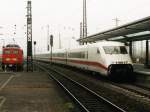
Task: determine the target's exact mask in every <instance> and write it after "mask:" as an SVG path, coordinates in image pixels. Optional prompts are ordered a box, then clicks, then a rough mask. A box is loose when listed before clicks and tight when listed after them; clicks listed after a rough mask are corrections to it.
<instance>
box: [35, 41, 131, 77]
mask: <svg viewBox="0 0 150 112" xmlns="http://www.w3.org/2000/svg"><path fill="white" fill-rule="evenodd" d="M36 58H37V59H39V60H43V61H51V58H50V53H46V54H39V55H37V56H36ZM52 62H53V63H59V64H65V65H69V66H74V67H78V68H81V69H85V70H90V71H95V72H99V73H100V74H102V75H105V76H108V77H111V78H115V77H122V76H129V75H132V72H133V67H132V61H131V58H130V55H129V53H128V52H127V49H126V46H125V45H124V43H120V42H114V41H102V42H98V43H94V44H89V45H83V46H80V47H78V48H75V49H67V50H66V49H64V50H55V51H53V54H52Z"/></svg>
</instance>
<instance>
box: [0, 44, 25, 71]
mask: <svg viewBox="0 0 150 112" xmlns="http://www.w3.org/2000/svg"><path fill="white" fill-rule="evenodd" d="M2 52H3V54H2V69H3V70H4V69H6V68H11V69H14V70H17V71H18V70H22V69H23V50H22V49H21V48H20V47H19V46H18V45H16V44H9V45H7V46H6V47H3V49H2Z"/></svg>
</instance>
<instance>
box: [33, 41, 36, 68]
mask: <svg viewBox="0 0 150 112" xmlns="http://www.w3.org/2000/svg"><path fill="white" fill-rule="evenodd" d="M33 43H34V58H33V59H34V61H35V59H36V52H35V50H36V47H35V46H36V41H34V42H33ZM34 70H36V68H35V66H34Z"/></svg>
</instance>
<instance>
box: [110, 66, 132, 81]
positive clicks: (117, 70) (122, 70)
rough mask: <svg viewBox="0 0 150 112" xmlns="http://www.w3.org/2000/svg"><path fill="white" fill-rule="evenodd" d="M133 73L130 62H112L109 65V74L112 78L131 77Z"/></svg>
mask: <svg viewBox="0 0 150 112" xmlns="http://www.w3.org/2000/svg"><path fill="white" fill-rule="evenodd" d="M132 73H133V68H132V65H130V64H111V65H110V66H109V67H108V76H109V77H110V78H112V79H114V78H115V79H116V78H125V77H129V76H130V75H132Z"/></svg>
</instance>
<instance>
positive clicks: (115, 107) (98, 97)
mask: <svg viewBox="0 0 150 112" xmlns="http://www.w3.org/2000/svg"><path fill="white" fill-rule="evenodd" d="M38 66H39V65H38ZM42 66H43V65H42ZM44 67H45V64H44ZM44 67H40V68H42V69H43V70H44V71H46V72H47V73H48V74H49V75H50V76H51V77H52V78H53V79H54V80H56V81H57V82H58V83H59V85H61V87H63V88H64V89H65V91H67V92H68V93H69V94H70V95H71V96H72V97H73V99H75V101H77V102H78V104H79V105H80V106H81V107H82V108H83V109H84V111H86V112H91V110H90V109H89V108H87V107H86V106H84V104H82V103H81V102H80V101H79V100H78V98H76V97H75V95H73V93H71V92H70V90H68V89H67V88H66V87H65V86H64V84H62V82H60V81H59V80H58V79H57V78H58V75H57V78H56V76H55V77H54V76H53V75H52V74H51V73H50V72H49V71H48V70H47V69H45V68H44ZM46 67H47V66H46ZM48 69H50V68H48ZM51 71H53V72H55V73H57V74H59V75H61V78H62V77H63V78H65V80H66V79H67V82H69V81H71V82H72V83H73V84H75V85H76V86H80V87H82V89H84V90H86V91H87V94H92V95H94V97H96V98H95V99H94V101H95V100H96V102H98V101H100V100H101V101H100V102H105V105H106V104H108V105H109V106H111V109H112V110H113V111H117V112H126V111H125V110H123V109H121V108H120V107H118V106H116V105H115V104H113V103H111V102H110V101H108V100H107V99H105V98H104V97H102V96H100V95H98V94H97V93H95V92H93V91H92V90H90V89H88V88H87V87H85V86H83V85H81V84H79V83H78V82H76V81H73V80H72V79H70V78H68V77H66V76H64V74H63V73H60V72H58V71H56V70H54V69H51ZM59 77H60V76H59ZM61 80H62V79H61ZM78 88H79V87H78ZM71 89H72V88H71ZM74 94H75V93H74ZM92 97H93V96H92ZM94 105H95V104H94ZM94 112H95V111H94Z"/></svg>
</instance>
